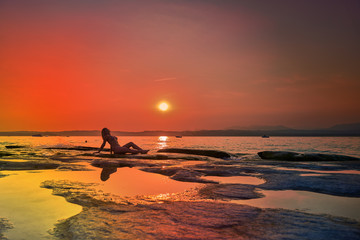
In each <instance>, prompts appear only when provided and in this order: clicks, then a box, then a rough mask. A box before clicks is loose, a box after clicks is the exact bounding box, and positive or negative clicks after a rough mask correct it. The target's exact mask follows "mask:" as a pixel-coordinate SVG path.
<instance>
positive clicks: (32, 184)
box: [0, 167, 198, 239]
mask: <svg viewBox="0 0 360 240" xmlns="http://www.w3.org/2000/svg"><path fill="white" fill-rule="evenodd" d="M90 168H91V169H93V170H94V171H82V172H76V171H56V170H39V171H2V173H3V174H9V175H10V174H11V175H10V176H6V177H3V178H0V196H1V197H0V217H4V218H7V219H9V220H10V221H11V222H12V223H13V224H14V228H13V229H11V230H9V231H7V232H6V236H8V237H9V239H45V238H46V237H47V236H49V235H48V234H47V231H48V230H49V229H52V228H53V227H54V226H53V225H54V224H55V223H56V222H57V221H58V220H59V219H65V218H68V217H71V216H73V215H75V214H77V213H79V212H80V211H81V206H79V205H76V204H71V203H68V202H66V200H65V199H64V198H63V197H60V196H55V195H52V190H51V189H46V188H40V184H41V182H43V181H46V180H51V179H54V180H70V181H80V182H84V183H98V184H99V185H98V186H95V187H94V188H95V189H97V190H101V191H102V192H104V193H111V194H115V195H119V196H135V195H156V196H154V197H155V198H159V197H161V198H164V196H168V195H169V194H171V193H176V192H182V191H185V190H186V189H189V188H192V187H196V186H197V185H198V184H196V183H188V182H179V181H175V180H172V179H170V178H168V177H167V176H163V175H160V174H153V173H148V172H143V171H140V170H138V169H136V168H127V167H125V168H118V169H116V171H113V172H112V173H111V174H109V178H108V179H107V180H106V181H102V180H101V179H100V174H101V171H102V168H94V167H90Z"/></svg>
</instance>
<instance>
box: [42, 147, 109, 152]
mask: <svg viewBox="0 0 360 240" xmlns="http://www.w3.org/2000/svg"><path fill="white" fill-rule="evenodd" d="M45 149H61V150H75V151H98V150H99V148H96V147H86V146H75V147H47V148H45ZM102 151H104V152H110V149H108V148H104V149H103V150H102Z"/></svg>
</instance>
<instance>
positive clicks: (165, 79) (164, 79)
mask: <svg viewBox="0 0 360 240" xmlns="http://www.w3.org/2000/svg"><path fill="white" fill-rule="evenodd" d="M170 80H176V77H169V78H159V79H155V80H154V82H163V81H170Z"/></svg>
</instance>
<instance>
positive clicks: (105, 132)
mask: <svg viewBox="0 0 360 240" xmlns="http://www.w3.org/2000/svg"><path fill="white" fill-rule="evenodd" d="M101 136H102V138H103V143H102V144H101V146H100V149H99V151H98V153H99V152H101V151H102V150H103V149H104V146H105V144H106V142H108V143H109V144H110V154H112V153H113V152H114V153H115V154H125V153H132V154H137V153H142V154H145V153H147V152H148V151H149V150H144V149H142V148H141V147H139V146H138V145H136V144H135V143H133V142H129V143H127V144H125V145H124V146H120V144H119V142H118V139H117V137H115V136H112V135H111V134H110V130H109V129H107V128H103V129H102V130H101Z"/></svg>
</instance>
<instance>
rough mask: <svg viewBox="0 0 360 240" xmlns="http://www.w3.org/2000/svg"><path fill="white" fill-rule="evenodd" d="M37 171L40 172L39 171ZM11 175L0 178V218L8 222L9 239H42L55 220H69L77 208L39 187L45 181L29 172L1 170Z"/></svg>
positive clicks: (79, 207)
mask: <svg viewBox="0 0 360 240" xmlns="http://www.w3.org/2000/svg"><path fill="white" fill-rule="evenodd" d="M39 172H40V171H39ZM3 173H5V174H11V175H9V176H6V177H4V178H0V217H4V218H7V219H9V220H10V222H11V223H12V224H13V225H14V228H13V229H10V230H8V231H6V233H5V235H6V236H7V237H8V238H9V239H42V238H46V236H49V235H48V233H47V231H48V230H49V229H52V228H53V227H54V223H56V221H57V220H59V219H65V218H68V217H71V216H73V215H75V214H77V213H79V212H80V211H81V209H82V208H81V206H79V205H76V204H72V203H69V202H67V201H66V200H65V199H64V198H63V197H60V196H55V195H52V194H51V193H52V190H50V189H45V188H40V183H41V182H43V181H45V180H46V179H47V178H46V176H45V175H41V174H38V173H33V172H25V171H22V172H19V171H3Z"/></svg>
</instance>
